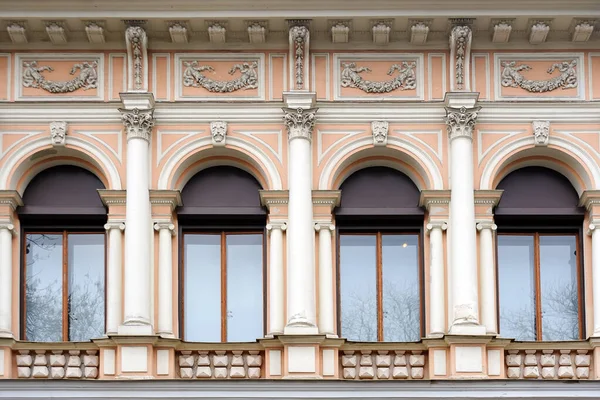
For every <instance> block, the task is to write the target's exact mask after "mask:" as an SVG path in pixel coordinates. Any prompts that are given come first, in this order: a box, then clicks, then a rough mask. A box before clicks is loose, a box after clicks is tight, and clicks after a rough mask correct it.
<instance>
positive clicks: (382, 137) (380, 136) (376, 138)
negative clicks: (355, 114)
mask: <svg viewBox="0 0 600 400" xmlns="http://www.w3.org/2000/svg"><path fill="white" fill-rule="evenodd" d="M388 130H389V123H388V122H387V121H373V122H371V132H372V133H373V146H386V145H387V138H388Z"/></svg>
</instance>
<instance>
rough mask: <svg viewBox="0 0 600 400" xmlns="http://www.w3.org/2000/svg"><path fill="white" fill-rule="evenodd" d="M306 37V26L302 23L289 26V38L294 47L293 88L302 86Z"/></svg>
mask: <svg viewBox="0 0 600 400" xmlns="http://www.w3.org/2000/svg"><path fill="white" fill-rule="evenodd" d="M307 38H308V28H307V27H306V26H304V25H296V26H293V27H291V28H290V40H291V42H292V44H293V46H294V47H293V49H294V77H295V82H296V85H295V88H296V89H303V88H304V52H305V46H306V40H307Z"/></svg>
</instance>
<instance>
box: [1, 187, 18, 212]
mask: <svg viewBox="0 0 600 400" xmlns="http://www.w3.org/2000/svg"><path fill="white" fill-rule="evenodd" d="M0 205H7V206H9V207H10V209H11V210H12V211H16V209H17V207H20V206H22V205H23V199H22V198H21V195H20V194H19V192H17V191H16V190H0Z"/></svg>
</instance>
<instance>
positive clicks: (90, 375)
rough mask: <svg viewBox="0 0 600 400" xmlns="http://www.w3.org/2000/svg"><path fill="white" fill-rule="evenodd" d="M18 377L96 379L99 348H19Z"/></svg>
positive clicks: (17, 357) (17, 356)
mask: <svg viewBox="0 0 600 400" xmlns="http://www.w3.org/2000/svg"><path fill="white" fill-rule="evenodd" d="M15 361H16V364H17V378H20V379H27V378H41V379H44V378H45V379H96V378H97V377H98V365H99V360H98V350H52V351H47V350H19V352H18V354H17V355H16V360H15Z"/></svg>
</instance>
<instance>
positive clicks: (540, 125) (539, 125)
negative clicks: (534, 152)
mask: <svg viewBox="0 0 600 400" xmlns="http://www.w3.org/2000/svg"><path fill="white" fill-rule="evenodd" d="M532 125H533V139H534V141H535V145H536V146H547V145H548V141H549V139H550V122H549V121H533V124H532Z"/></svg>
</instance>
